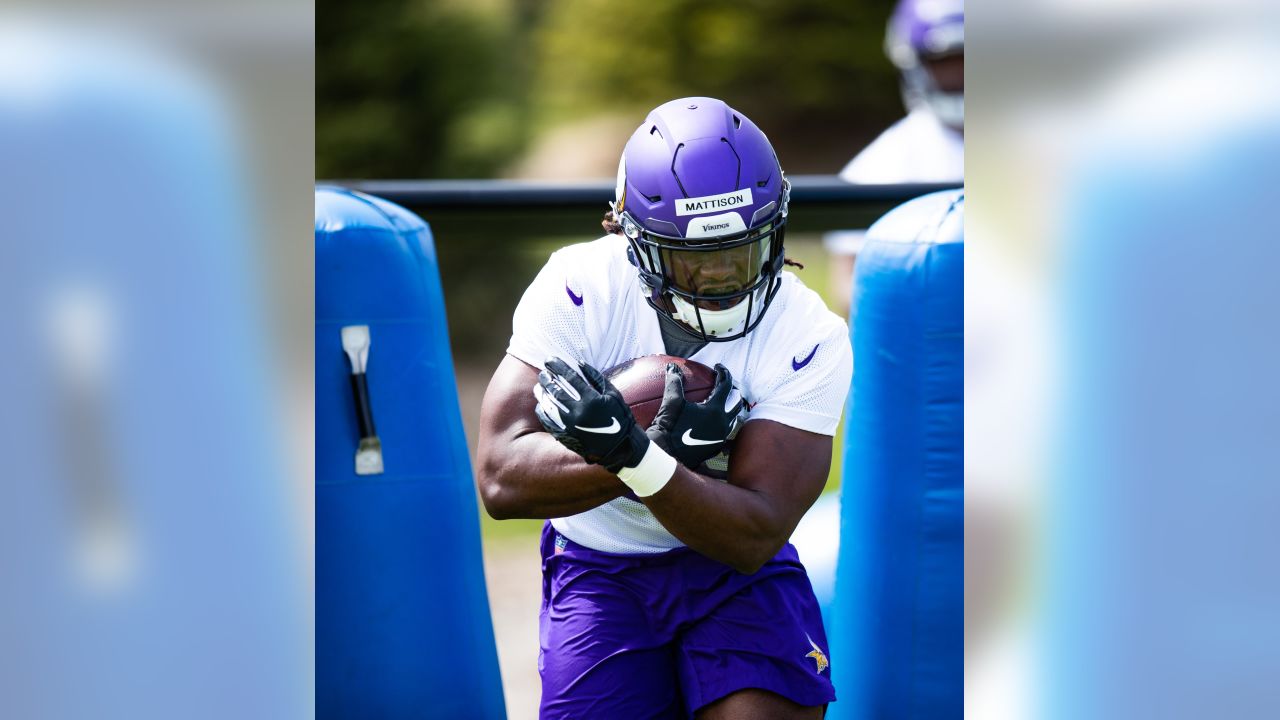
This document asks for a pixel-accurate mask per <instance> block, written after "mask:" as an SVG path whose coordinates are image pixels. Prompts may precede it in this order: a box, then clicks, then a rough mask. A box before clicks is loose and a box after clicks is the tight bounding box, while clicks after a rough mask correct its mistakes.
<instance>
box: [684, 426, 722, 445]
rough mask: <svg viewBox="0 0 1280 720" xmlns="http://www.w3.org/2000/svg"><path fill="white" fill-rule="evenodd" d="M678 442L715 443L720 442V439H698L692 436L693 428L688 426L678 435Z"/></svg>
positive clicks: (692, 443)
mask: <svg viewBox="0 0 1280 720" xmlns="http://www.w3.org/2000/svg"><path fill="white" fill-rule="evenodd" d="M680 442H682V443H684V444H685V445H715V444H716V443H718V442H720V440H699V439H698V438H696V437H694V436H693V428H689V429H688V430H685V431H684V434H683V435H681V436H680Z"/></svg>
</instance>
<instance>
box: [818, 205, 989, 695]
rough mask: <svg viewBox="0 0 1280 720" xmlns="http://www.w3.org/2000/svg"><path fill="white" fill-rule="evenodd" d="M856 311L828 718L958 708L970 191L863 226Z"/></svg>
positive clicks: (905, 208)
mask: <svg viewBox="0 0 1280 720" xmlns="http://www.w3.org/2000/svg"><path fill="white" fill-rule="evenodd" d="M854 287H855V291H854V297H853V306H852V308H853V309H852V312H851V317H852V321H851V327H852V334H853V349H854V371H853V388H852V391H851V392H850V400H849V403H850V404H849V410H848V414H847V421H846V422H847V428H848V429H847V436H846V442H845V456H844V483H843V487H842V489H841V494H842V495H841V503H840V506H841V515H840V557H839V560H838V561H837V568H836V602H835V606H834V608H833V615H834V617H833V618H832V620H833V622H832V628H831V631H832V632H831V633H830V639H831V670H832V682H833V683H834V684H835V686H836V695H837V698H838V701H837V702H836V703H835V704H833V705H832V706H831V708H830V713H829V714H828V717H829V718H841V719H844V718H858V719H862V718H876V719H877V720H881V719H883V718H959V717H961V715H962V714H963V710H964V704H963V697H964V689H963V681H964V657H963V650H964V628H963V624H962V621H963V614H964V612H963V611H964V598H963V589H964V558H963V544H964V533H963V530H964V483H963V471H964V454H963V453H964V450H963V442H964V358H963V353H964V191H963V190H948V191H944V192H940V193H933V194H930V195H926V196H924V197H920V198H916V199H915V200H912V201H910V202H908V203H906V204H904V205H901V206H899V207H898V208H896V209H894V210H893V211H891V212H890V213H889V214H888V215H885V216H884V217H883V218H881V219H880V220H879V221H878V222H877V223H876V224H875V225H873V226H872V227H871V229H870V230H868V232H867V242H866V245H865V247H864V248H863V250H862V252H860V253H859V254H858V262H857V271H856V275H855V286H854Z"/></svg>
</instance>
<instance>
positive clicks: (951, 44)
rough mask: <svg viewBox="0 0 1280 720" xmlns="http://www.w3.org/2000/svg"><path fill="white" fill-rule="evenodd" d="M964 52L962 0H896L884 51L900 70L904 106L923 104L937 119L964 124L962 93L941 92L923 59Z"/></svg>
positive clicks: (951, 123)
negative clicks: (898, 0)
mask: <svg viewBox="0 0 1280 720" xmlns="http://www.w3.org/2000/svg"><path fill="white" fill-rule="evenodd" d="M963 53H964V0H900V2H899V3H898V7H897V8H896V9H895V10H894V11H893V16H892V17H891V18H889V28H888V31H887V32H886V33H885V54H887V55H888V56H889V59H890V60H891V61H893V64H894V65H896V66H897V67H898V70H899V71H901V72H902V95H903V100H904V101H905V102H906V104H907V108H908V109H914V108H916V107H921V106H923V107H926V108H928V109H929V110H930V111H931V112H933V114H934V115H936V116H937V117H938V119H939V120H941V121H942V122H944V123H946V124H947V125H950V126H952V127H955V128H963V127H964V93H963V92H944V91H943V90H941V89H940V88H939V87H938V84H937V82H936V81H935V80H934V78H933V76H932V75H931V74H930V73H929V70H928V69H927V68H926V67H925V62H926V61H928V60H934V59H938V58H943V57H947V56H950V55H959V54H963Z"/></svg>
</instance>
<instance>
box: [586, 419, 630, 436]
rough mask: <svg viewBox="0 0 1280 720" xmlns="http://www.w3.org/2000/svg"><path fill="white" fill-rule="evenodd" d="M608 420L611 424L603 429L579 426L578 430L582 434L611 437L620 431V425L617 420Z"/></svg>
mask: <svg viewBox="0 0 1280 720" xmlns="http://www.w3.org/2000/svg"><path fill="white" fill-rule="evenodd" d="M610 420H612V421H613V422H612V423H611V424H609V425H607V426H605V427H598V428H593V427H587V426H586V425H579V426H578V429H579V430H581V431H582V432H589V433H599V434H601V435H612V434H614V433H616V432H618V431H619V430H621V429H622V425H621V424H620V423H619V422H618V418H610Z"/></svg>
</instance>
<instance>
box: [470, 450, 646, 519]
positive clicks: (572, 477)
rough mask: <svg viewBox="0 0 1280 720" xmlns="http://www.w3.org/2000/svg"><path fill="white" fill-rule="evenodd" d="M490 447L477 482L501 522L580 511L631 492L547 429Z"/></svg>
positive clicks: (483, 452)
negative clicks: (587, 461)
mask: <svg viewBox="0 0 1280 720" xmlns="http://www.w3.org/2000/svg"><path fill="white" fill-rule="evenodd" d="M486 450H487V449H486V448H482V449H481V450H480V452H479V453H478V455H479V462H478V465H479V468H478V471H477V482H478V484H479V486H480V498H481V500H482V502H483V503H484V506H485V510H486V511H487V512H488V513H489V515H491V516H492V517H493V518H495V519H498V520H510V519H514V518H555V517H567V516H569V515H576V514H578V513H580V512H586V511H587V510H590V509H592V508H594V507H598V506H600V505H603V504H604V503H606V502H609V501H610V500H613V499H615V498H618V497H620V496H621V495H622V494H623V493H624V492H625V491H626V487H625V486H624V485H623V484H622V483H621V482H620V481H619V480H618V478H617V476H616V475H613V474H612V473H610V472H608V471H607V470H605V469H604V468H602V467H599V466H598V465H589V464H587V463H585V462H583V460H582V458H581V457H579V456H578V455H576V454H574V453H573V452H570V451H569V450H566V449H565V448H564V447H563V446H562V445H560V443H558V442H556V441H555V439H554V438H552V437H551V436H550V435H548V434H547V433H543V432H537V433H529V434H526V435H522V436H520V437H518V438H515V439H513V440H511V441H510V442H509V443H507V444H505V445H504V446H502V448H501V451H499V452H487V451H486Z"/></svg>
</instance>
